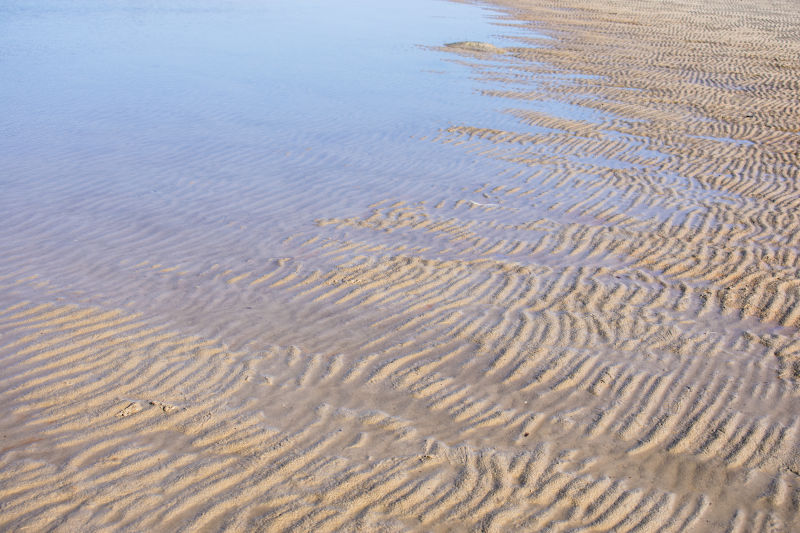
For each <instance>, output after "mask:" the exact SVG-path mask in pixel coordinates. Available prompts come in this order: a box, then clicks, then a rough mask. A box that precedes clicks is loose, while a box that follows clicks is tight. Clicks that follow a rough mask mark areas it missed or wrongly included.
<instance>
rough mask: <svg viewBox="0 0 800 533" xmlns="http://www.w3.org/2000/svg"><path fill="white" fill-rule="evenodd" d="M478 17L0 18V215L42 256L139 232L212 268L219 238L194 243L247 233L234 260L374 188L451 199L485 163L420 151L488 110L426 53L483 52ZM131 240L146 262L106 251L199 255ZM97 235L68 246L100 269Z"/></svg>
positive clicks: (289, 6) (228, 10)
mask: <svg viewBox="0 0 800 533" xmlns="http://www.w3.org/2000/svg"><path fill="white" fill-rule="evenodd" d="M490 15H491V13H490V12H488V11H486V10H483V9H480V8H478V7H474V6H469V5H464V4H455V3H449V2H441V1H436V0H433V1H431V0H418V1H415V2H411V3H408V2H402V3H400V2H396V3H381V5H380V6H377V5H376V4H375V3H371V2H365V1H357V0H356V1H350V2H344V3H337V4H336V5H335V6H334V5H332V4H330V3H327V2H315V1H302V2H294V1H291V2H290V1H277V2H275V1H270V2H254V1H248V2H200V3H198V2H177V3H176V2H170V3H160V2H154V3H147V4H140V3H114V4H109V3H106V2H91V3H87V2H74V3H73V2H49V3H42V2H11V3H5V4H4V6H3V8H2V11H0V28H2V31H0V35H2V37H0V47H1V48H2V49H3V50H4V51H5V53H4V55H3V57H2V60H1V61H2V62H0V70H2V79H3V83H2V84H0V115H2V116H3V120H2V123H3V129H4V131H5V133H6V134H5V135H3V136H2V139H0V153H2V154H3V155H2V156H0V157H2V166H3V168H4V172H3V177H2V178H1V179H2V180H3V188H4V195H3V199H2V200H0V202H2V204H3V205H2V206H1V207H0V208H1V209H2V210H3V211H5V212H7V213H12V214H17V213H21V212H25V213H26V216H27V217H29V218H30V219H31V220H34V221H37V222H38V223H40V224H41V225H42V226H44V227H47V229H46V233H47V234H48V235H47V236H45V235H38V237H40V238H42V237H46V238H45V240H47V246H48V247H57V246H58V245H59V242H60V243H67V242H70V241H71V240H75V239H77V240H78V241H80V240H84V238H85V235H86V233H87V230H89V231H92V230H95V229H97V228H99V227H103V228H105V229H106V230H108V233H111V234H114V230H116V231H117V235H118V237H119V236H120V235H124V234H125V233H126V231H127V230H126V228H127V229H128V230H130V229H131V228H133V227H137V226H141V225H148V226H151V228H152V232H158V231H167V232H169V233H170V234H171V235H172V236H175V235H180V234H182V233H185V234H186V235H187V237H190V236H191V237H195V238H197V242H198V244H202V245H203V246H204V247H214V246H215V245H216V246H220V247H224V248H225V249H226V254H227V255H230V252H231V249H230V240H231V236H230V235H229V234H222V235H216V237H218V239H219V240H216V241H215V239H214V237H215V236H214V235H213V231H209V232H207V233H206V234H205V236H204V237H203V238H199V237H198V236H197V235H193V234H194V233H196V232H197V231H198V230H202V229H203V227H204V226H209V229H212V228H213V230H218V229H219V227H220V226H221V225H224V224H227V225H234V226H235V225H239V226H242V225H248V226H249V227H250V228H253V227H257V228H260V229H259V231H258V232H251V233H250V235H249V236H243V235H238V236H237V238H236V240H239V241H240V240H242V239H244V241H249V242H244V243H242V246H244V247H250V248H252V246H254V245H255V244H264V243H265V242H277V241H279V240H281V239H283V238H285V237H287V236H288V235H290V234H291V233H292V232H293V231H295V230H296V229H297V227H298V226H308V225H309V224H313V221H314V220H315V219H316V218H319V217H321V216H334V215H341V214H346V213H355V212H359V210H361V209H363V208H364V207H365V206H366V205H368V204H370V203H371V202H373V201H375V200H377V199H381V198H383V197H385V196H386V195H387V194H389V192H390V191H391V194H392V195H394V196H398V197H402V195H403V191H406V192H407V191H408V190H409V189H414V188H419V187H424V186H425V184H427V183H431V182H434V183H436V185H437V187H439V188H442V187H444V188H445V189H446V188H448V187H459V188H460V187H461V186H463V185H469V184H471V183H472V182H475V181H476V180H478V179H479V178H480V176H481V175H482V174H486V173H489V172H494V171H495V169H496V165H495V164H494V163H491V162H489V161H482V162H477V161H474V160H472V161H470V162H469V163H468V164H467V163H466V162H465V161H464V160H463V157H462V156H463V154H462V153H461V152H460V151H457V150H452V149H448V148H442V147H439V146H434V145H433V144H432V143H430V142H426V141H424V140H422V139H421V138H423V137H426V136H431V135H434V134H435V133H436V132H437V131H438V130H439V129H440V128H442V127H445V126H447V125H449V124H450V123H451V122H454V121H457V120H470V119H477V118H479V117H486V116H495V115H499V114H498V113H497V112H496V110H495V107H496V104H494V103H493V102H491V101H490V100H489V98H487V97H484V96H481V95H480V94H478V93H477V91H475V87H474V86H475V83H474V82H473V81H472V80H471V79H470V78H469V75H470V73H469V71H468V69H467V67H465V66H463V65H459V64H456V63H455V62H453V61H451V60H450V59H452V56H451V55H450V54H446V53H444V52H438V51H435V50H432V49H430V48H429V47H432V46H440V45H442V44H443V43H446V42H450V41H455V40H466V39H470V40H492V33H493V31H494V27H493V26H492V25H491V18H490ZM221 223H222V224H221ZM14 233H16V232H14ZM139 236H140V237H142V238H141V240H142V242H141V246H142V247H144V248H147V246H148V242H150V244H149V246H150V247H151V248H152V249H151V250H138V251H137V250H131V249H130V248H131V246H130V245H131V244H133V242H132V241H131V240H130V239H128V240H127V246H126V247H125V248H126V249H125V250H120V252H121V253H124V254H128V253H131V252H132V253H134V254H136V253H144V254H148V253H149V254H165V255H166V256H167V257H168V259H166V260H172V261H192V260H194V259H195V257H194V256H195V254H198V253H199V252H200V251H199V250H198V249H196V248H189V249H187V248H183V249H182V250H181V253H179V254H173V253H171V250H170V249H168V248H167V249H164V247H163V246H162V245H163V244H164V243H163V241H162V242H161V243H158V242H155V243H154V242H152V239H151V240H150V241H148V239H147V238H146V236H145V235H141V234H140V235H139ZM16 237H18V235H9V234H6V233H5V232H1V233H0V239H3V240H6V242H9V240H10V241H11V242H14V241H15V240H16ZM135 238H139V237H135ZM98 239H100V237H99V236H98V238H97V239H94V240H93V241H92V242H82V243H81V244H80V246H82V247H86V248H98V250H97V253H98V254H101V253H105V254H110V255H113V249H114V248H115V247H116V246H117V244H116V243H115V242H98ZM39 240H40V239H39ZM114 240H115V241H119V238H117V239H114ZM36 241H37V235H31V234H27V235H25V237H24V242H15V243H14V244H16V246H15V248H16V249H19V248H18V247H20V246H31V247H34V248H40V247H41V244H42V243H37V242H36ZM10 245H11V244H10V243H9V244H7V246H10ZM159 247H161V249H158V248H159ZM104 249H105V251H104ZM20 253H22V252H21V251H20ZM34 257H35V256H34Z"/></svg>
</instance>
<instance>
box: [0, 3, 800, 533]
mask: <svg viewBox="0 0 800 533" xmlns="http://www.w3.org/2000/svg"><path fill="white" fill-rule="evenodd" d="M489 7H491V9H492V10H493V11H492V12H493V13H495V16H496V17H497V20H496V23H497V32H498V36H505V37H504V38H502V39H501V38H500V37H498V40H497V42H496V43H483V42H478V41H472V40H471V39H472V36H470V35H464V38H463V40H462V41H459V42H453V43H451V44H450V45H445V43H442V46H441V47H440V50H439V51H438V52H436V53H440V54H445V55H446V56H447V61H453V62H456V63H457V64H461V65H464V66H465V68H467V69H468V70H469V73H470V76H472V77H473V79H474V81H475V86H476V88H477V90H479V91H481V92H482V93H483V94H485V95H487V97H490V98H491V101H492V103H493V105H494V106H495V107H496V108H499V109H502V110H503V112H502V115H503V117H505V120H504V121H503V122H502V123H503V124H504V125H503V127H502V128H498V127H497V124H495V123H492V122H491V121H488V120H487V121H486V122H481V123H468V122H467V123H452V124H443V125H442V127H441V130H440V131H438V132H434V133H433V134H430V135H428V136H427V138H426V139H424V141H422V142H423V143H425V145H426V146H429V147H430V148H431V150H441V151H442V153H443V154H444V153H448V154H453V153H456V154H458V155H459V157H460V158H461V161H462V162H463V165H464V167H461V166H455V167H453V168H452V169H451V173H452V176H455V177H456V178H457V177H458V175H459V174H460V173H462V172H464V173H466V172H467V170H465V168H466V167H468V166H469V165H472V164H478V163H473V162H475V161H477V162H479V163H480V162H484V163H485V164H486V165H494V167H492V168H498V169H501V170H500V171H497V172H492V173H486V175H485V176H483V177H482V183H483V184H482V185H480V186H478V187H473V186H470V187H456V188H452V187H445V185H439V184H438V183H437V180H438V179H440V176H430V177H429V179H426V180H424V181H421V182H419V183H417V184H413V185H410V186H409V187H408V188H407V190H406V191H405V192H404V194H403V195H400V194H386V195H384V197H380V198H373V197H371V196H370V195H371V193H370V192H369V191H366V190H358V191H357V190H348V191H345V192H343V193H342V194H349V195H350V196H349V200H348V205H347V208H346V209H339V211H338V212H337V213H335V214H334V213H328V212H326V211H325V210H324V209H319V210H318V211H319V216H317V217H309V218H308V219H307V220H305V221H304V222H305V225H303V224H300V223H297V224H295V223H292V224H287V225H286V227H283V226H281V225H280V224H279V223H273V222H269V223H267V222H263V223H262V225H259V222H257V220H258V219H259V217H260V216H261V215H262V214H263V217H272V218H270V221H273V220H277V219H279V218H281V217H284V218H286V217H289V216H290V214H291V210H292V206H293V205H304V202H305V203H315V202H316V204H315V205H317V204H318V205H320V206H321V205H323V203H324V200H325V198H324V197H325V194H321V193H315V192H314V191H295V192H292V191H287V192H285V193H283V192H282V193H280V194H278V193H275V192H274V191H270V192H264V191H262V190H260V189H258V187H257V186H253V187H252V188H251V189H247V187H242V188H239V189H236V190H231V189H228V188H227V186H226V185H225V184H219V185H218V186H214V185H209V184H207V183H204V182H202V181H197V182H194V181H190V180H188V179H186V180H176V181H175V182H174V183H171V184H170V185H169V186H168V187H167V186H165V188H164V191H163V194H164V195H165V196H164V200H163V202H164V205H165V206H169V209H170V210H171V212H172V213H173V214H174V216H175V217H176V218H175V221H180V220H183V223H184V225H188V226H192V227H193V228H198V229H197V231H196V232H194V233H193V232H192V231H190V230H189V229H180V228H181V227H182V226H181V224H179V223H178V222H174V223H173V222H169V221H168V220H167V219H164V220H166V221H162V222H163V223H158V224H157V223H155V222H152V221H148V219H147V218H146V216H145V215H142V218H141V219H137V220H139V222H138V223H135V224H133V223H125V224H122V223H120V224H118V225H113V224H112V223H109V224H99V225H89V224H86V225H83V226H81V225H78V223H77V222H74V224H75V226H74V227H71V226H70V224H73V222H72V220H73V219H70V218H69V214H68V215H66V216H65V219H64V220H63V222H62V223H61V224H52V222H51V221H50V220H49V219H47V218H45V217H40V216H39V215H37V213H38V211H36V210H35V209H32V210H28V209H24V210H23V209H19V210H16V211H14V212H10V213H8V214H7V215H5V216H4V217H3V218H4V223H3V224H4V226H5V229H4V230H2V231H3V232H4V233H7V234H8V235H11V234H13V235H14V239H16V240H15V241H13V242H18V243H19V244H18V245H16V246H10V245H9V246H8V247H7V248H6V250H5V251H4V254H3V256H2V257H0V365H2V373H1V374H0V530H3V531H16V530H26V531H28V530H30V531H50V530H55V531H96V530H104V531H105V530H109V531H111V530H113V531H175V530H187V531H194V530H205V531H216V530H230V531H498V532H499V531H551V532H556V531H564V532H566V531H570V532H572V531H615V532H623V531H659V532H679V531H730V532H738V533H746V532H767V531H769V532H789V531H798V530H800V416H799V415H800V334H798V328H800V155H798V154H800V135H799V134H798V130H800V99H799V98H798V95H800V9H799V8H798V5H797V3H796V2H790V1H780V0H779V1H766V0H733V1H730V0H681V1H676V2H668V3H665V2H660V1H655V0H641V1H638V0H637V1H632V2H628V1H625V2H623V1H615V0H592V1H583V0H581V1H579V0H557V1H556V0H528V1H522V0H496V1H495V2H494V3H493V4H491V5H490V6H489ZM430 53H434V52H433V51H431V52H430ZM422 133H423V134H424V133H425V132H422ZM339 149H343V150H346V149H347V147H346V146H345V147H344V148H342V147H340V148H339ZM209 157H211V156H209ZM292 157H294V156H292ZM298 157H300V156H298ZM305 157H308V158H311V159H313V161H312V162H311V163H309V165H315V166H309V167H308V168H310V169H312V168H313V169H323V170H322V172H324V168H325V166H326V165H333V163H331V162H330V161H332V159H330V158H329V159H326V157H327V156H326V155H325V154H321V155H320V154H319V153H311V154H309V155H307V156H305ZM315 158H316V159H315ZM228 164H229V165H231V166H234V167H235V164H236V161H235V160H234V161H229V162H228ZM265 164H268V162H267V163H265ZM426 164H427V163H426V161H424V160H416V161H409V163H408V166H407V167H406V170H408V171H409V172H414V173H416V174H419V175H424V174H425V173H426ZM480 164H483V163H480ZM487 168H488V167H487ZM315 171H316V170H315ZM452 176H450V178H452ZM450 178H448V179H450ZM441 180H442V181H445V178H444V177H441ZM65 187H66V186H65ZM70 187H71V188H70V189H69V190H67V189H64V190H63V191H61V190H60V189H58V190H56V191H55V192H53V191H45V190H44V189H42V191H40V192H37V191H33V193H32V194H34V195H38V196H39V197H41V198H45V197H46V198H49V196H47V195H48V194H63V195H65V196H68V197H69V198H70V202H71V203H70V205H71V206H72V207H71V209H73V210H74V211H70V212H69V213H77V212H80V211H81V210H91V209H94V210H97V211H98V212H108V213H119V212H123V211H124V210H125V209H126V207H125V206H126V205H127V204H126V202H128V199H126V198H124V197H119V198H103V197H97V198H100V199H97V198H96V197H95V194H96V193H95V192H93V191H95V190H96V189H97V188H99V187H100V186H98V185H97V184H94V183H91V182H89V181H87V182H86V183H85V184H84V185H81V186H74V187H73V186H70ZM170 195H173V198H184V199H188V200H184V203H180V202H178V201H172V200H170ZM315 195H316V196H315ZM201 197H202V198H213V205H215V206H217V208H216V210H208V211H204V212H203V214H202V216H199V215H198V216H197V217H196V218H193V217H194V216H195V215H194V214H192V212H191V211H190V210H189V209H188V208H186V207H185V206H186V205H191V201H193V200H192V199H196V198H201ZM275 198H278V200H277V201H276V200H274V199H275ZM9 201H10V200H9ZM15 201H17V200H15ZM18 202H19V204H18V205H28V203H30V201H29V200H26V199H20V200H18ZM26 202H28V203H26ZM185 202H189V203H188V204H187V203H185ZM268 202H273V204H271V205H276V204H282V205H285V206H286V208H285V209H286V212H285V214H283V213H282V212H280V213H279V214H280V216H277V215H275V211H274V210H272V209H270V210H267V209H266V208H263V207H259V206H263V205H265V204H266V203H268ZM182 209H186V211H185V212H184V211H182ZM262 210H263V213H262ZM245 212H246V213H248V216H251V217H252V220H255V222H252V223H250V225H245V224H244V223H240V222H241V221H240V218H237V217H239V216H240V214H241V213H245ZM75 216H77V215H75ZM109 217H111V215H109ZM181 217H184V218H183V219H181ZM75 220H77V219H75ZM109 220H110V218H109ZM187 221H188V222H189V223H188V224H186V222H187ZM281 232H285V235H284V234H281ZM275 234H280V235H279V237H280V238H279V239H278V238H273V237H270V235H275ZM9 239H10V238H9ZM65 239H67V240H68V239H74V240H75V241H76V242H81V243H82V245H81V247H77V248H75V249H74V250H72V251H71V252H65V251H64V250H63V248H59V247H58V246H57V245H56V244H55V243H57V242H62V241H64V240H65ZM8 242H12V241H11V240H8ZM30 243H36V245H35V246H33V245H30Z"/></svg>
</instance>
